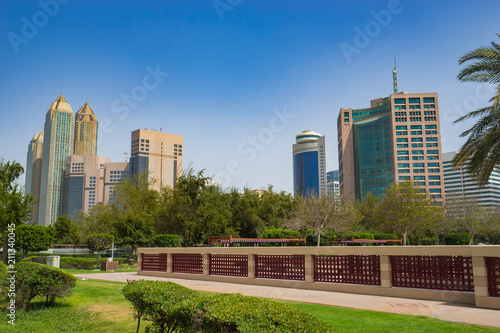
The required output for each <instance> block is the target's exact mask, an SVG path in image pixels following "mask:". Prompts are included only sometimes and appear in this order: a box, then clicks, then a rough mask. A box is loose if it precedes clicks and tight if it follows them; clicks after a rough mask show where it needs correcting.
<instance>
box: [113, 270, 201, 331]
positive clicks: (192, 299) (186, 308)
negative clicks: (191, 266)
mask: <svg viewBox="0 0 500 333" xmlns="http://www.w3.org/2000/svg"><path fill="white" fill-rule="evenodd" d="M122 293H123V296H125V298H126V299H127V300H129V301H130V302H131V303H132V307H133V310H134V317H135V318H137V328H138V329H139V326H140V322H141V318H144V320H149V321H152V322H153V325H152V326H151V327H148V329H149V330H148V331H149V332H165V330H167V332H171V331H172V329H173V328H174V327H176V328H177V329H181V330H182V329H186V330H187V329H188V328H189V327H191V322H192V318H193V315H194V313H193V311H195V310H196V309H197V308H198V307H199V301H200V299H201V295H200V294H199V293H198V292H197V291H194V290H191V289H189V288H186V287H183V286H181V285H178V284H176V283H172V282H163V281H145V280H140V281H136V282H134V283H131V284H129V285H126V286H125V288H123V291H122Z"/></svg>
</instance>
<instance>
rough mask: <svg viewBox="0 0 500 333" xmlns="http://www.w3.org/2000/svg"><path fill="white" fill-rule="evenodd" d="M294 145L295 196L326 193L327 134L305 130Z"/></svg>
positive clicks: (297, 136) (298, 135)
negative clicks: (322, 134)
mask: <svg viewBox="0 0 500 333" xmlns="http://www.w3.org/2000/svg"><path fill="white" fill-rule="evenodd" d="M295 142H296V143H295V144H294V145H293V191H294V195H295V196H308V195H310V194H312V195H320V196H323V195H326V190H327V189H326V165H325V163H326V152H325V136H321V134H318V133H316V132H314V131H310V130H307V131H303V132H302V133H299V134H297V135H296V136H295Z"/></svg>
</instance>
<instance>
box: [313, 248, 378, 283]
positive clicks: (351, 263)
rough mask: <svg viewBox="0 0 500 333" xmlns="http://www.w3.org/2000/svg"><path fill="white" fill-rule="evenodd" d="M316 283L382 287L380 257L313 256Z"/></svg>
mask: <svg viewBox="0 0 500 333" xmlns="http://www.w3.org/2000/svg"><path fill="white" fill-rule="evenodd" d="M313 260H314V282H330V283H351V284H368V285H376V286H380V285H381V282H380V258H379V256H376V255H372V256H360V255H348V256H313Z"/></svg>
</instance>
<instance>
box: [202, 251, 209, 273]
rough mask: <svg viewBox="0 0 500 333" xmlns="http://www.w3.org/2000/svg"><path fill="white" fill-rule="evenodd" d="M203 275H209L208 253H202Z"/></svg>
mask: <svg viewBox="0 0 500 333" xmlns="http://www.w3.org/2000/svg"><path fill="white" fill-rule="evenodd" d="M202 256H203V275H206V276H208V275H210V254H208V253H203V254H202Z"/></svg>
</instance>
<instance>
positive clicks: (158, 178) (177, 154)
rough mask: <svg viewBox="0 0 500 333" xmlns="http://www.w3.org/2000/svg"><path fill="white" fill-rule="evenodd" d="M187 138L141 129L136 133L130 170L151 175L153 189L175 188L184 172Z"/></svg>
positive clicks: (134, 172) (133, 137) (133, 135)
mask: <svg viewBox="0 0 500 333" xmlns="http://www.w3.org/2000/svg"><path fill="white" fill-rule="evenodd" d="M182 145H183V137H182V136H180V135H174V134H168V133H162V132H157V131H149V130H146V129H138V130H135V131H133V132H132V147H131V157H130V172H131V174H132V175H133V176H138V175H140V174H148V179H149V180H150V181H154V184H153V188H154V189H156V190H160V189H161V188H163V187H170V188H172V187H173V186H175V182H176V180H177V178H178V177H179V176H180V175H182V152H183V147H182Z"/></svg>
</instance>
